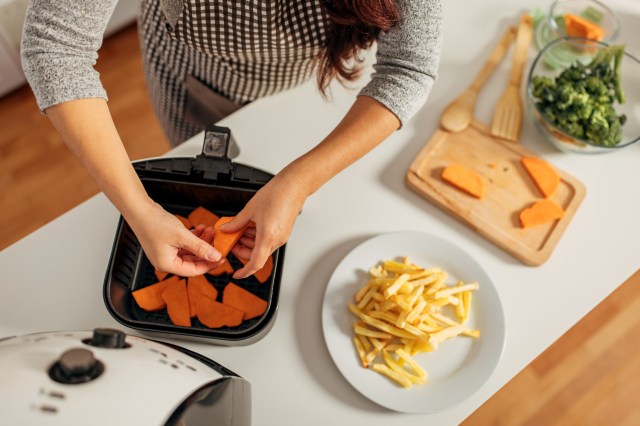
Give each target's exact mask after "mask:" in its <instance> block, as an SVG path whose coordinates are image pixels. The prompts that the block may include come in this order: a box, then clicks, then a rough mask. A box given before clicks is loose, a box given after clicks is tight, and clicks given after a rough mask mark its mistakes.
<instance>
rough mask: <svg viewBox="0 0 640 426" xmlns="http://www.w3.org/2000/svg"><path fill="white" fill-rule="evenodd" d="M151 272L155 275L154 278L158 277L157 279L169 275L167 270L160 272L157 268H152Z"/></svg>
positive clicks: (159, 279) (162, 278)
mask: <svg viewBox="0 0 640 426" xmlns="http://www.w3.org/2000/svg"><path fill="white" fill-rule="evenodd" d="M153 273H154V274H155V275H156V278H157V279H158V281H162V280H164V279H165V278H167V275H169V273H168V272H162V271H159V270H157V269H154V270H153Z"/></svg>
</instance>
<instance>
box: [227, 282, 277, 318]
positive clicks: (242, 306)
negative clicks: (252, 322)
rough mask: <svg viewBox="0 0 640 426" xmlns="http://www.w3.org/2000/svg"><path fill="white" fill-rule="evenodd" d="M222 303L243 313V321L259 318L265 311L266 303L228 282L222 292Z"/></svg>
mask: <svg viewBox="0 0 640 426" xmlns="http://www.w3.org/2000/svg"><path fill="white" fill-rule="evenodd" d="M222 303H224V304H225V305H227V306H231V307H234V308H236V309H239V310H241V311H242V312H244V319H245V320H248V319H251V318H255V317H259V316H260V315H262V314H263V313H265V311H266V310H267V306H268V304H267V302H266V301H265V300H262V299H261V298H259V297H258V296H256V295H255V294H253V293H251V292H250V291H248V290H245V289H244V288H242V287H240V286H238V285H236V284H234V283H232V282H230V283H229V284H227V285H226V287H225V288H224V291H223V292H222Z"/></svg>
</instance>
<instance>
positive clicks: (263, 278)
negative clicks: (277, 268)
mask: <svg viewBox="0 0 640 426" xmlns="http://www.w3.org/2000/svg"><path fill="white" fill-rule="evenodd" d="M238 260H239V261H240V262H242V264H243V265H246V264H247V262H248V261H249V260H248V259H242V258H240V257H238ZM272 273H273V256H269V258H268V259H267V261H266V262H265V264H264V266H263V267H262V268H260V269H258V270H257V271H256V272H255V273H254V274H253V276H254V277H256V279H257V280H258V282H260V283H263V284H264V283H266V282H267V280H268V279H269V277H271V274H272Z"/></svg>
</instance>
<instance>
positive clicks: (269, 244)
mask: <svg viewBox="0 0 640 426" xmlns="http://www.w3.org/2000/svg"><path fill="white" fill-rule="evenodd" d="M307 196H308V194H307V193H306V192H305V191H304V190H303V188H302V187H301V186H300V185H298V184H296V183H294V182H293V180H292V179H289V178H288V177H287V176H286V173H280V174H278V175H276V176H275V177H274V178H273V179H271V181H269V182H268V183H267V184H266V185H265V186H264V187H262V188H261V189H260V190H259V191H258V192H256V194H255V195H254V196H253V198H251V200H249V202H248V203H247V204H246V206H245V207H244V208H243V209H242V210H241V211H240V212H239V213H238V214H237V215H236V216H235V218H234V219H233V220H231V221H230V222H228V223H226V224H225V225H223V226H222V227H221V228H220V230H221V231H222V232H235V231H238V230H240V229H242V228H243V227H245V226H246V225H247V224H250V222H253V224H250V226H249V227H248V228H247V229H246V230H245V232H244V235H243V236H242V237H241V238H240V240H239V242H238V244H236V245H235V247H234V248H233V249H232V252H233V254H234V255H235V256H236V257H240V258H242V259H249V260H248V261H247V263H246V264H245V265H244V267H242V268H241V269H238V270H237V271H236V272H235V273H234V274H233V278H236V279H241V278H246V277H248V276H250V275H252V274H253V273H255V272H256V271H258V270H259V269H260V268H262V267H263V266H264V264H265V263H266V261H267V259H268V258H269V256H271V254H272V253H273V252H274V251H276V250H277V249H278V248H279V247H281V246H282V245H284V244H285V243H286V242H287V240H288V239H289V235H290V234H291V230H292V229H293V225H294V223H295V220H296V218H297V216H298V214H299V213H300V210H301V209H302V205H303V204H304V202H305V200H306V199H307Z"/></svg>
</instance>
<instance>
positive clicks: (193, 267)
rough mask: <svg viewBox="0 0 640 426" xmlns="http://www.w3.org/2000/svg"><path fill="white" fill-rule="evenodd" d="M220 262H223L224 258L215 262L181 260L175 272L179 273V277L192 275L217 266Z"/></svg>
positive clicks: (205, 271) (200, 273)
mask: <svg viewBox="0 0 640 426" xmlns="http://www.w3.org/2000/svg"><path fill="white" fill-rule="evenodd" d="M222 262H224V259H220V260H219V261H217V262H209V261H206V260H195V261H190V260H187V261H183V262H181V264H180V265H179V266H178V267H177V270H176V272H175V274H177V275H180V276H181V277H194V276H197V275H202V274H204V273H207V272H209V271H211V270H212V269H215V268H217V267H218V266H220V264H221V263H222Z"/></svg>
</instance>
